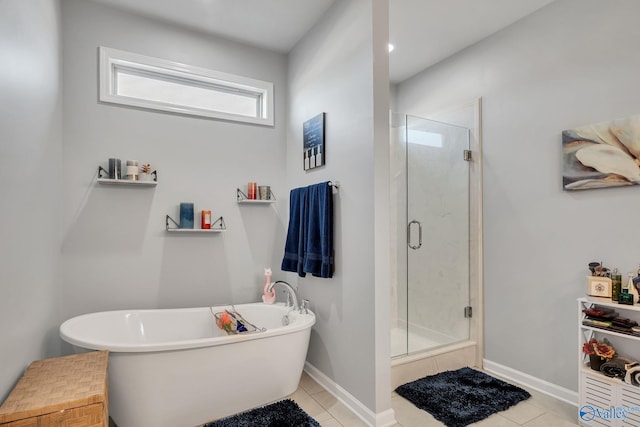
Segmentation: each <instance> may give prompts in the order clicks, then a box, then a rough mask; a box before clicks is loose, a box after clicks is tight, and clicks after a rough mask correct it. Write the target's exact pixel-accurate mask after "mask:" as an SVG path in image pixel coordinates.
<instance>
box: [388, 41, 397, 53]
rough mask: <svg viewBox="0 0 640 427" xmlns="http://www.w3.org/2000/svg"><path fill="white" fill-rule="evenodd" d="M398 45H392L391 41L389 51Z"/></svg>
mask: <svg viewBox="0 0 640 427" xmlns="http://www.w3.org/2000/svg"><path fill="white" fill-rule="evenodd" d="M395 48H396V47H395V46H394V45H392V44H391V43H389V52H391V51H393V49H395Z"/></svg>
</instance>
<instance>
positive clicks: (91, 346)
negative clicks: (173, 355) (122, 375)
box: [58, 302, 316, 353]
mask: <svg viewBox="0 0 640 427" xmlns="http://www.w3.org/2000/svg"><path fill="white" fill-rule="evenodd" d="M234 306H235V307H236V308H239V307H243V306H245V307H246V306H271V307H278V309H279V310H280V311H282V312H283V316H284V315H285V314H290V315H291V314H293V316H292V317H294V318H295V319H296V321H292V322H291V323H290V324H289V325H287V326H279V327H276V328H272V329H267V330H266V331H264V332H250V333H243V334H237V335H226V336H218V337H207V338H197V339H188V340H180V341H166V342H152V343H144V342H139V343H135V344H119V343H116V342H112V341H105V340H92V341H88V340H85V339H80V338H77V337H74V336H73V333H72V331H70V330H69V329H71V328H72V327H73V326H74V325H76V324H77V323H79V322H82V321H83V320H85V321H86V319H87V318H91V317H95V316H100V315H118V316H121V315H126V314H133V313H153V312H156V313H157V312H163V311H165V312H166V311H173V312H181V311H182V312H188V311H201V310H206V311H207V312H208V311H209V309H210V308H211V307H186V308H152V309H125V310H106V311H97V312H92V313H86V314H81V315H78V316H74V317H72V318H70V319H67V320H65V321H64V322H63V323H62V324H61V325H60V327H59V329H58V331H59V335H60V338H61V339H62V340H63V341H65V342H67V343H69V344H71V345H74V346H76V347H80V348H83V349H87V350H109V351H110V352H117V353H149V352H161V351H172V350H188V349H194V348H203V347H214V346H219V345H229V344H234V343H238V342H243V341H249V340H256V339H265V338H269V337H273V336H278V335H286V334H293V333H296V332H300V331H304V330H306V329H311V327H312V326H313V325H314V324H315V323H316V315H315V313H313V312H312V311H311V310H308V313H304V314H301V313H298V312H294V311H292V310H291V309H290V308H287V307H285V306H284V303H276V304H265V303H261V302H253V303H244V304H234ZM212 308H213V310H224V309H225V308H227V309H229V308H231V305H229V304H227V305H217V306H213V307H212ZM241 313H242V312H241ZM258 326H259V325H258Z"/></svg>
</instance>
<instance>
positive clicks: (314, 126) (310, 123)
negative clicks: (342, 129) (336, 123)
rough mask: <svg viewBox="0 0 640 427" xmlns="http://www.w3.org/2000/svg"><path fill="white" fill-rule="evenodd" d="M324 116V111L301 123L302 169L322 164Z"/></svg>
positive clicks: (323, 156) (323, 154)
mask: <svg viewBox="0 0 640 427" xmlns="http://www.w3.org/2000/svg"><path fill="white" fill-rule="evenodd" d="M324 117H325V113H320V114H318V115H317V116H315V117H312V118H311V119H309V120H307V121H306V122H304V124H303V125H302V139H303V142H302V151H303V152H304V155H303V159H302V160H303V165H304V170H309V169H314V168H317V167H318V166H322V165H324V158H325V147H324Z"/></svg>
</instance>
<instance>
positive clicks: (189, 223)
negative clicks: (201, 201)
mask: <svg viewBox="0 0 640 427" xmlns="http://www.w3.org/2000/svg"><path fill="white" fill-rule="evenodd" d="M180 228H193V203H191V202H183V203H180Z"/></svg>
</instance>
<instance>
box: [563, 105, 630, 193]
mask: <svg viewBox="0 0 640 427" xmlns="http://www.w3.org/2000/svg"><path fill="white" fill-rule="evenodd" d="M562 157H563V167H562V186H563V189H564V190H567V191H573V190H587V189H591V188H604V187H620V186H627V185H637V184H640V115H635V116H631V117H628V118H625V119H616V120H611V121H607V122H601V123H596V124H593V125H587V126H582V127H579V128H575V129H570V130H565V131H562Z"/></svg>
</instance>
